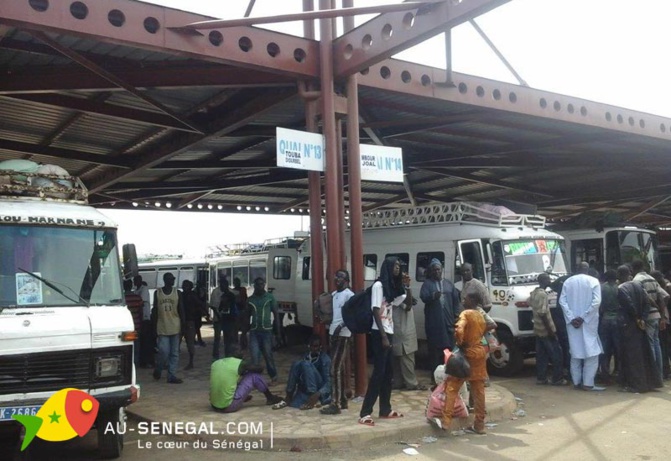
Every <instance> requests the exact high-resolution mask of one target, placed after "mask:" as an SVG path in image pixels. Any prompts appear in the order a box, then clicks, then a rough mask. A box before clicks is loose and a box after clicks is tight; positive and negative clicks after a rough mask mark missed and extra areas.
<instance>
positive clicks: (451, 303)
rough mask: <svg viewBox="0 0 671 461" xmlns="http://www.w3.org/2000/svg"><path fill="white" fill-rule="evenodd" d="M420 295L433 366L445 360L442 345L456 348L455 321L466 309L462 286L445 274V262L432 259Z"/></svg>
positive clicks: (444, 347)
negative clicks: (462, 299)
mask: <svg viewBox="0 0 671 461" xmlns="http://www.w3.org/2000/svg"><path fill="white" fill-rule="evenodd" d="M419 297H420V298H421V300H422V302H423V303H424V326H425V329H426V342H427V345H428V348H429V357H430V360H431V366H432V368H435V367H437V366H438V365H441V364H442V363H443V349H446V348H448V349H452V348H454V325H455V322H456V319H457V318H458V317H459V314H460V313H461V311H462V310H463V308H462V307H461V303H460V301H459V290H457V288H456V287H455V286H454V284H453V283H452V282H451V281H449V280H447V279H444V278H443V265H442V263H441V262H440V261H439V260H438V259H435V258H434V259H432V260H431V263H430V264H429V269H428V271H427V279H426V280H425V281H424V283H423V284H422V288H421V290H420V292H419Z"/></svg>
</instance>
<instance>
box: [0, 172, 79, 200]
mask: <svg viewBox="0 0 671 461" xmlns="http://www.w3.org/2000/svg"><path fill="white" fill-rule="evenodd" d="M0 195H2V196H5V197H37V198H40V199H53V200H63V201H69V202H71V201H76V202H81V203H87V201H88V195H89V191H88V189H87V188H86V186H85V185H84V183H83V182H82V181H81V179H79V178H78V177H76V176H61V175H54V174H43V173H23V172H18V171H15V170H0Z"/></svg>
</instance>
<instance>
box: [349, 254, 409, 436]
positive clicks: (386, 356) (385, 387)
mask: <svg viewBox="0 0 671 461" xmlns="http://www.w3.org/2000/svg"><path fill="white" fill-rule="evenodd" d="M404 301H405V289H404V288H403V277H402V274H401V263H400V261H399V260H398V258H397V257H395V256H392V257H388V258H386V259H385V260H384V262H383V263H382V267H381V268H380V278H378V279H377V280H376V281H375V283H374V284H373V287H372V291H371V309H373V319H374V322H373V327H372V330H371V332H370V335H371V338H370V344H371V348H372V350H373V374H372V376H371V377H370V381H369V382H368V389H367V390H366V396H365V397H364V399H363V405H362V406H361V411H360V412H359V424H363V425H366V426H374V425H375V421H374V420H373V417H372V416H371V415H372V413H373V406H374V405H375V402H377V400H378V397H379V399H380V408H379V410H380V411H379V416H380V418H383V419H390V418H400V417H402V416H403V415H402V414H401V413H399V412H397V411H395V410H392V409H391V386H392V380H393V378H394V374H393V373H394V371H393V355H392V341H393V336H394V320H393V313H392V312H393V306H398V305H400V304H402V303H403V302H404Z"/></svg>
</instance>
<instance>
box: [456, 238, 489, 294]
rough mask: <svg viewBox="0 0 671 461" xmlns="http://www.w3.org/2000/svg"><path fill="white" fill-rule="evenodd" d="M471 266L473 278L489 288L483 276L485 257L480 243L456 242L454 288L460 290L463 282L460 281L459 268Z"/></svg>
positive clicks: (470, 241)
mask: <svg viewBox="0 0 671 461" xmlns="http://www.w3.org/2000/svg"><path fill="white" fill-rule="evenodd" d="M466 263H468V264H470V265H471V266H473V277H474V278H476V279H478V280H480V281H481V282H482V283H484V284H485V285H487V286H489V281H488V280H487V277H486V275H485V255H484V252H483V251H482V241H480V240H479V239H474V240H459V241H458V242H457V258H455V270H454V280H455V286H456V287H457V288H458V289H459V290H461V287H462V286H463V282H462V279H461V266H462V265H464V264H466Z"/></svg>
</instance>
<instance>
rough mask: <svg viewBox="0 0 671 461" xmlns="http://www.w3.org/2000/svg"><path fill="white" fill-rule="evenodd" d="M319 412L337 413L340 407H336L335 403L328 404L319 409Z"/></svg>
mask: <svg viewBox="0 0 671 461" xmlns="http://www.w3.org/2000/svg"><path fill="white" fill-rule="evenodd" d="M319 413H321V414H322V415H339V414H340V408H338V407H336V406H335V405H328V406H326V407H324V408H322V409H321V410H319Z"/></svg>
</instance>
